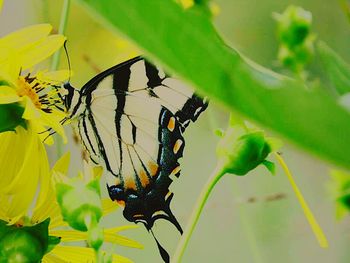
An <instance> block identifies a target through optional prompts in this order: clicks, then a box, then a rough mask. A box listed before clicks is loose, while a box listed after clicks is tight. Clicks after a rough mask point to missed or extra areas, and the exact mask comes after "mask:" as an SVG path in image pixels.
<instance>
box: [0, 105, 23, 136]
mask: <svg viewBox="0 0 350 263" xmlns="http://www.w3.org/2000/svg"><path fill="white" fill-rule="evenodd" d="M23 112H24V108H23V107H21V106H20V105H19V104H18V103H10V104H0V133H1V132H6V131H14V130H15V128H16V127H17V126H18V125H21V126H23V127H26V123H25V120H24V119H22V114H23Z"/></svg>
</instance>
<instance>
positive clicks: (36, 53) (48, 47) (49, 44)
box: [20, 35, 66, 70]
mask: <svg viewBox="0 0 350 263" xmlns="http://www.w3.org/2000/svg"><path fill="white" fill-rule="evenodd" d="M65 40H66V38H65V37H64V36H62V35H52V36H48V37H46V38H44V39H43V40H40V41H38V42H36V43H35V44H33V45H32V46H30V47H29V48H25V49H23V50H21V51H20V57H21V66H22V69H23V70H26V69H28V68H31V67H33V66H34V65H36V64H38V63H39V62H41V61H43V60H45V59H47V58H48V57H50V56H51V55H52V54H53V53H55V52H56V51H57V50H58V49H59V48H61V47H62V46H63V43H64V41H65Z"/></svg>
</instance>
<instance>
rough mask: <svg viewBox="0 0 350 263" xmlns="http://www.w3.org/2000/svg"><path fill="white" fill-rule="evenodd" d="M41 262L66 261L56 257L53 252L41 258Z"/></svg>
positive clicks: (55, 262) (64, 262)
mask: <svg viewBox="0 0 350 263" xmlns="http://www.w3.org/2000/svg"><path fill="white" fill-rule="evenodd" d="M42 262H43V263H67V261H64V260H62V259H60V258H58V257H56V256H55V255H54V254H51V253H50V254H46V255H45V256H44V258H43V259H42Z"/></svg>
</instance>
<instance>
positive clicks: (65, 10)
mask: <svg viewBox="0 0 350 263" xmlns="http://www.w3.org/2000/svg"><path fill="white" fill-rule="evenodd" d="M70 2H71V1H70V0H64V1H63V7H62V12H61V18H60V25H59V28H58V34H61V35H64V33H65V32H66V28H67V22H68V17H69V10H70ZM60 57H61V49H59V50H58V51H57V52H56V53H55V54H54V56H53V58H52V63H51V71H55V70H57V69H58V66H59V63H60ZM54 136H55V137H56V138H55V140H56V155H57V158H60V157H61V156H62V152H63V150H62V148H63V141H62V138H61V137H60V136H58V135H57V134H55V135H54Z"/></svg>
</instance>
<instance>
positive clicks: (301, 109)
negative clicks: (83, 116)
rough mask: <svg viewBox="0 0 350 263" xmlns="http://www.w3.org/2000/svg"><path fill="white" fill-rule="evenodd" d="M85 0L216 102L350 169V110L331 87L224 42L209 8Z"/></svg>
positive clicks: (156, 0) (98, 15)
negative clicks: (313, 86)
mask: <svg viewBox="0 0 350 263" xmlns="http://www.w3.org/2000/svg"><path fill="white" fill-rule="evenodd" d="M78 2H80V3H82V4H83V6H85V7H86V8H87V10H89V11H90V12H91V13H92V15H93V17H94V18H96V19H99V20H100V21H101V23H104V24H105V25H106V26H108V28H110V29H113V30H119V31H121V32H123V33H124V34H126V35H127V36H128V37H129V38H130V39H132V40H133V41H134V42H136V43H137V44H138V45H139V46H140V47H141V48H142V49H143V50H144V51H145V52H146V54H147V55H148V56H149V57H151V58H152V59H153V60H154V61H158V62H161V64H162V65H163V66H165V67H166V69H168V70H170V71H171V72H173V73H176V74H177V75H178V76H180V77H182V78H183V79H186V80H188V82H190V83H191V84H193V85H194V86H195V87H197V89H198V91H200V92H202V93H203V94H207V95H209V96H210V97H211V98H212V99H213V101H216V102H219V103H221V104H223V105H225V106H226V107H227V108H228V109H230V110H236V111H237V112H240V113H242V114H243V115H245V116H246V117H249V118H250V119H253V120H255V121H257V122H258V123H260V124H263V125H265V126H266V127H269V128H270V129H272V130H274V131H276V132H278V133H279V134H281V135H283V136H284V137H285V138H287V139H289V140H290V141H292V142H294V143H296V144H298V145H300V146H302V147H304V148H305V149H308V150H309V151H311V152H313V153H316V154H318V155H319V156H322V157H324V158H327V159H328V160H330V161H333V162H334V163H337V164H339V165H343V166H344V167H348V168H350V147H344V146H346V145H350V136H349V134H350V121H349V119H350V114H349V112H347V111H346V110H345V109H344V108H342V107H341V106H340V105H338V103H337V102H336V101H335V100H334V99H333V98H332V97H331V96H329V94H327V93H326V92H323V91H320V90H310V89H307V88H306V87H305V84H304V83H301V82H297V81H295V80H292V79H289V78H287V77H283V76H280V75H277V74H275V73H273V72H271V71H268V70H266V69H264V68H262V67H260V66H258V65H255V64H253V63H252V62H247V60H245V59H243V58H242V57H241V56H240V55H239V54H238V53H237V52H236V51H235V50H234V49H232V48H229V47H228V46H227V45H226V44H225V43H224V42H223V41H222V39H221V38H220V37H219V35H218V33H217V32H216V30H215V29H214V27H213V25H212V23H211V21H210V18H209V17H208V16H207V15H205V14H204V13H203V12H200V11H199V10H197V9H193V8H190V9H188V10H183V9H182V8H181V7H180V6H179V5H178V4H176V3H175V2H174V1H170V0H169V1H165V0H153V1H138V0H128V1H124V0H101V1H94V0H79V1H78ZM325 109H326V110H325Z"/></svg>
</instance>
